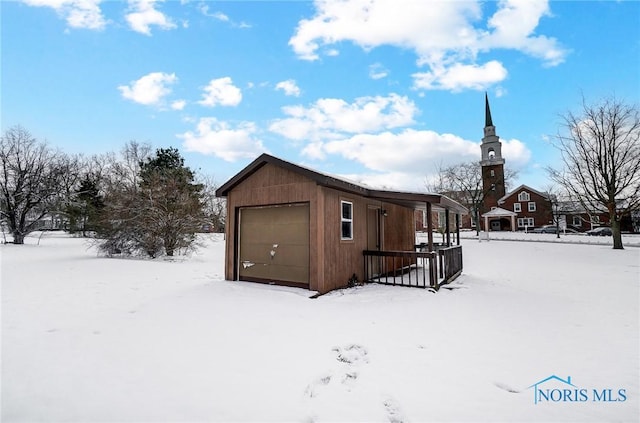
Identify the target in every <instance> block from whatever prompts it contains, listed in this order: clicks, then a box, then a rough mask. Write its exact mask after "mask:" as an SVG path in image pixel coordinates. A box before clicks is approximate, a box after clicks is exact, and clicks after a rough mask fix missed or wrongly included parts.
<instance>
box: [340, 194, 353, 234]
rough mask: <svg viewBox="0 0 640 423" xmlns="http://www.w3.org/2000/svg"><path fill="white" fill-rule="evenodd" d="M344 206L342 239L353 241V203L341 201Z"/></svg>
mask: <svg viewBox="0 0 640 423" xmlns="http://www.w3.org/2000/svg"><path fill="white" fill-rule="evenodd" d="M340 205H341V206H342V219H341V225H342V235H341V239H345V240H347V239H353V203H351V202H349V201H341V202H340Z"/></svg>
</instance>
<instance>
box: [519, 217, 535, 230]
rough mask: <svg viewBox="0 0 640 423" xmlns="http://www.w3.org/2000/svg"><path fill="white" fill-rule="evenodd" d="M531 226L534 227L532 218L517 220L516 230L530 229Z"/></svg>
mask: <svg viewBox="0 0 640 423" xmlns="http://www.w3.org/2000/svg"><path fill="white" fill-rule="evenodd" d="M533 226H534V222H533V217H519V218H518V228H524V227H529V228H532V227H533Z"/></svg>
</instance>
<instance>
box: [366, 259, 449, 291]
mask: <svg viewBox="0 0 640 423" xmlns="http://www.w3.org/2000/svg"><path fill="white" fill-rule="evenodd" d="M363 255H364V278H365V282H375V283H381V284H385V285H400V286H413V287H419V288H428V287H432V288H434V289H437V288H438V273H437V260H436V257H437V256H436V253H434V252H418V251H377V250H365V251H363Z"/></svg>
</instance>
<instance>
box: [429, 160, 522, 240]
mask: <svg viewBox="0 0 640 423" xmlns="http://www.w3.org/2000/svg"><path fill="white" fill-rule="evenodd" d="M504 175H505V176H504V177H505V187H507V188H508V187H509V185H510V183H511V180H513V179H515V177H516V175H517V172H516V171H514V170H511V169H508V168H507V169H505V171H504ZM436 178H437V179H436V181H435V182H434V183H432V184H430V185H427V189H428V190H429V191H433V192H438V193H440V194H444V195H446V196H448V197H451V198H452V199H453V200H456V201H457V202H459V203H461V204H464V205H465V206H467V207H468V208H469V209H470V212H471V219H472V221H473V222H475V224H476V232H479V231H480V210H482V204H483V201H484V196H485V194H486V192H485V190H484V189H483V186H482V167H481V166H480V162H466V163H460V164H457V165H453V166H448V167H443V166H439V167H438V170H437V175H436Z"/></svg>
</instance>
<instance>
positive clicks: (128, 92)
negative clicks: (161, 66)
mask: <svg viewBox="0 0 640 423" xmlns="http://www.w3.org/2000/svg"><path fill="white" fill-rule="evenodd" d="M177 80H178V78H177V77H176V75H175V73H171V74H169V73H162V72H152V73H150V74H148V75H145V76H143V77H142V78H140V79H138V80H137V81H132V82H131V84H130V85H121V86H119V87H118V89H119V90H120V92H121V93H122V96H123V97H124V98H127V99H129V100H132V101H134V102H136V103H140V104H144V105H147V106H152V105H156V106H159V105H161V104H162V101H163V99H164V97H166V96H167V95H168V94H170V93H171V89H170V88H169V85H171V84H173V83H175V82H176V81H177Z"/></svg>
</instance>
